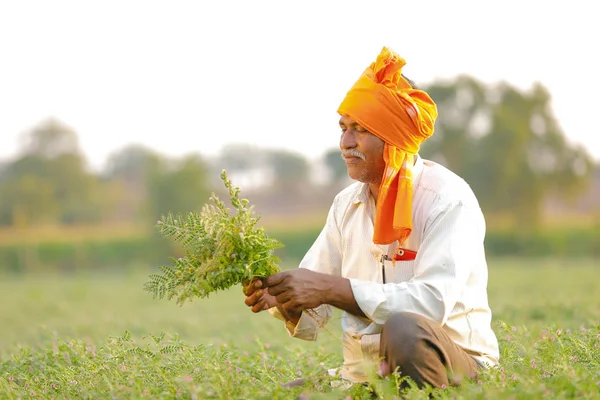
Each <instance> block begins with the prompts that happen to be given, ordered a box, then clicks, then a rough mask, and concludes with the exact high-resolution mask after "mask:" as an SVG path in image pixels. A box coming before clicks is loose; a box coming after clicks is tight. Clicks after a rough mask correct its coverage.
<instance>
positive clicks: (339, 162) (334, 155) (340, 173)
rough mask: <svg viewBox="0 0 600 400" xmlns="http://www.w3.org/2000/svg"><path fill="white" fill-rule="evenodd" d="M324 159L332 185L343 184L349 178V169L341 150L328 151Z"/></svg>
mask: <svg viewBox="0 0 600 400" xmlns="http://www.w3.org/2000/svg"><path fill="white" fill-rule="evenodd" d="M323 159H324V163H325V166H326V167H327V170H328V172H329V177H330V182H331V183H341V182H343V181H345V180H346V179H347V178H348V168H347V167H346V163H345V162H344V160H343V159H342V157H341V152H340V149H338V148H335V149H331V150H328V151H326V152H325V155H324V156H323Z"/></svg>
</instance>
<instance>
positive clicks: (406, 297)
mask: <svg viewBox="0 0 600 400" xmlns="http://www.w3.org/2000/svg"><path fill="white" fill-rule="evenodd" d="M484 236H485V221H484V219H483V214H482V213H481V210H480V209H479V207H472V206H467V205H465V204H464V203H463V202H461V201H456V202H453V203H451V204H449V205H447V206H445V207H444V208H443V209H441V210H438V211H437V212H434V213H433V215H432V217H430V219H429V221H428V224H427V225H426V228H425V232H424V235H423V240H422V243H421V246H420V248H419V250H418V253H417V258H416V260H415V267H414V268H415V275H414V277H413V278H412V279H411V280H410V281H408V282H402V283H386V284H381V283H376V282H367V281H362V280H357V279H350V285H351V287H352V291H353V293H354V298H355V299H356V302H357V303H358V305H359V307H360V308H361V310H362V311H363V312H364V313H365V315H366V316H367V317H368V318H369V319H371V320H372V321H373V322H375V323H376V324H381V325H383V324H384V323H385V322H386V321H387V319H388V317H389V316H390V315H391V314H393V313H395V312H402V311H403V312H412V313H416V314H420V315H422V316H424V317H426V318H428V319H430V320H432V321H434V322H437V323H439V324H440V325H443V324H444V323H445V322H446V320H447V319H448V316H449V315H450V312H451V311H452V309H453V308H454V306H455V304H456V302H457V301H458V298H459V296H460V295H461V293H462V292H463V290H464V288H465V286H466V285H467V282H468V279H469V276H470V275H471V272H472V271H473V268H474V266H475V265H477V263H481V262H485V255H484V250H483V239H484Z"/></svg>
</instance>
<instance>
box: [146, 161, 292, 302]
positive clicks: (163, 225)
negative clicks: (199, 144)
mask: <svg viewBox="0 0 600 400" xmlns="http://www.w3.org/2000/svg"><path fill="white" fill-rule="evenodd" d="M221 179H222V180H223V182H224V183H225V187H226V188H227V190H228V191H229V196H230V201H231V205H232V206H233V208H234V210H235V211H236V212H235V213H233V214H231V213H230V210H229V209H228V208H227V207H226V205H225V203H224V202H223V201H221V200H219V198H218V197H217V196H216V195H215V194H214V193H213V194H212V196H211V197H210V200H212V201H213V203H214V204H206V205H205V206H204V207H203V209H202V211H201V212H200V213H199V214H198V213H193V212H190V213H188V214H187V215H185V216H183V215H181V214H177V215H174V214H172V213H169V214H168V215H166V216H163V217H162V218H161V219H160V220H159V221H158V222H157V228H158V231H159V232H160V233H161V234H163V235H164V236H165V237H166V238H168V239H170V240H172V241H173V242H175V243H178V244H180V245H181V246H182V247H183V248H184V249H185V256H184V257H180V258H171V261H172V262H173V265H172V266H161V267H160V270H161V271H162V273H160V274H152V275H150V280H149V281H148V282H146V284H145V285H144V289H145V290H146V291H148V292H150V293H152V295H153V296H154V297H155V298H156V297H158V298H163V297H165V296H166V297H167V298H168V299H172V298H176V300H177V303H178V304H179V305H182V304H183V303H184V302H185V301H191V300H192V298H194V297H200V298H204V297H208V296H209V295H210V294H211V293H213V292H216V291H217V290H224V289H228V288H230V287H231V286H234V285H236V284H240V283H243V282H246V281H250V280H252V279H253V278H255V277H259V278H263V277H267V276H269V275H272V274H274V273H277V272H279V270H280V268H279V262H280V260H279V258H278V257H277V256H275V255H274V254H273V251H274V250H275V249H277V248H280V247H283V244H282V243H280V242H279V241H277V240H276V239H274V238H272V237H270V236H268V235H267V234H266V233H265V231H264V228H259V227H257V226H256V224H257V222H258V221H259V219H260V218H259V217H257V216H255V214H254V211H253V208H252V207H250V206H249V201H248V200H247V199H240V189H239V188H238V187H234V186H233V185H232V183H231V181H230V180H229V178H228V177H227V173H226V171H223V172H222V173H221Z"/></svg>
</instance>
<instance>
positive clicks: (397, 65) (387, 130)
mask: <svg viewBox="0 0 600 400" xmlns="http://www.w3.org/2000/svg"><path fill="white" fill-rule="evenodd" d="M405 64H406V61H404V59H403V58H402V57H400V56H399V55H398V54H396V53H394V52H392V51H390V50H389V49H388V48H386V47H384V48H383V50H382V51H381V53H380V54H379V56H378V57H377V60H376V61H375V62H374V63H372V64H371V65H370V66H369V67H368V68H367V69H366V70H365V71H364V72H363V74H362V75H361V76H360V78H359V79H358V81H356V83H355V84H354V86H352V88H351V89H350V90H349V91H348V93H347V94H346V97H345V98H344V100H343V101H342V103H341V104H340V106H339V108H338V113H339V114H340V115H343V116H346V117H348V118H351V119H352V120H354V121H356V122H357V123H358V124H360V125H361V126H363V127H364V128H365V129H367V130H368V131H369V132H371V133H372V134H373V135H375V136H377V137H379V138H380V139H382V140H383V141H384V142H385V145H384V150H383V158H384V161H385V164H386V168H385V172H384V175H383V179H382V181H381V185H380V188H379V196H378V199H377V211H376V213H375V231H374V234H373V242H374V243H376V244H390V243H393V242H395V241H398V242H399V244H400V246H402V244H403V243H404V241H405V240H406V239H407V238H408V237H409V236H410V233H411V231H412V186H413V173H412V169H413V165H414V163H415V158H416V154H417V153H418V151H419V148H420V145H421V143H422V142H423V141H424V140H425V139H427V138H428V137H429V136H431V135H432V134H433V130H434V123H435V119H436V118H437V107H436V105H435V103H434V102H433V100H432V99H431V98H430V97H429V95H428V94H427V93H425V92H424V91H422V90H417V89H413V88H412V87H411V85H410V84H409V83H408V82H407V81H406V79H404V78H403V77H402V67H404V65H405Z"/></svg>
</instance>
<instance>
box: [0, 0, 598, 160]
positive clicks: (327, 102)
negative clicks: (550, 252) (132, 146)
mask: <svg viewBox="0 0 600 400" xmlns="http://www.w3.org/2000/svg"><path fill="white" fill-rule="evenodd" d="M594 3H595V2H592V1H574V0H572V1H569V2H566V3H565V2H558V1H531V0H530V1H527V0H520V1H513V0H502V1H496V0H493V1H411V2H405V1H399V0H396V1H388V2H381V1H379V2H378V1H373V0H369V1H363V2H353V1H348V0H345V1H332V0H327V1H302V2H288V1H281V0H279V1H275V0H273V1H259V0H255V1H247V0H240V1H224V0H220V1H216V0H215V1H200V0H197V1H174V0H173V1H149V0H143V1H127V0H119V1H108V0H103V1H96V2H91V1H82V0H77V1H56V0H55V1H37V2H34V1H25V0H19V1H9V0H6V1H5V0H0V159H3V158H7V157H10V156H11V155H13V154H14V153H15V151H16V149H17V146H18V144H19V142H18V138H19V136H20V135H21V133H22V132H23V131H25V130H27V129H29V128H31V127H32V126H34V125H35V124H37V123H38V122H40V121H41V120H42V119H44V118H45V117H48V116H55V117H58V118H59V119H61V120H62V121H63V122H65V123H67V124H68V125H70V126H71V127H73V128H74V129H75V130H76V131H77V132H78V134H79V136H80V141H81V145H82V148H83V150H84V152H85V154H86V156H87V157H88V159H89V160H90V162H91V164H92V165H93V166H94V167H100V166H102V164H103V162H104V161H105V158H106V157H107V155H108V154H110V153H111V152H113V151H115V150H118V149H120V148H122V147H123V146H125V145H126V144H128V143H131V142H138V143H143V144H145V145H147V146H150V147H152V148H154V149H156V150H158V151H160V152H162V153H163V154H167V155H179V154H183V153H188V152H200V153H202V154H206V155H213V154H216V153H217V152H218V151H219V150H220V149H221V147H222V146H223V145H224V144H225V143H231V142H249V143H254V144H256V145H259V146H265V147H266V146H269V147H284V148H288V149H292V150H297V151H300V152H302V153H303V154H305V155H306V156H307V157H310V158H316V157H318V156H320V155H321V154H322V153H323V151H325V150H326V149H328V148H331V147H335V146H337V141H338V129H337V120H338V116H337V114H336V109H337V106H338V105H339V103H340V101H341V100H342V98H343V96H344V95H345V93H346V91H347V90H348V89H349V87H350V86H351V85H352V84H353V83H354V81H355V80H356V78H357V77H358V76H359V75H360V73H361V72H362V71H363V70H364V68H365V67H366V66H367V65H368V64H369V63H370V62H372V61H373V60H374V59H375V57H376V56H377V54H378V53H379V51H380V50H381V48H382V47H383V46H384V45H385V46H388V47H390V48H392V49H393V50H395V51H397V52H398V53H399V54H401V55H402V56H403V57H404V58H405V59H406V60H407V62H408V64H407V66H406V67H405V70H404V71H405V73H406V74H407V75H408V76H410V77H411V78H413V79H414V80H416V81H417V83H428V82H430V81H432V80H434V79H440V78H453V77H455V76H456V75H458V74H462V73H465V74H470V75H472V76H475V77H476V78H478V79H480V80H482V81H484V82H489V83H496V82H498V81H506V82H508V83H511V84H513V85H515V86H517V87H519V88H523V89H525V88H529V87H530V85H531V83H532V82H535V81H539V82H541V83H542V84H544V85H545V86H546V87H547V88H548V89H549V90H550V92H551V94H552V96H553V109H554V111H555V114H556V117H557V118H558V119H559V121H560V123H561V126H562V127H563V130H564V131H565V133H566V134H567V136H568V137H569V139H570V140H571V141H572V142H576V143H581V144H584V145H585V146H586V148H587V149H588V151H589V152H590V153H591V154H592V155H593V156H594V157H595V158H596V159H597V160H600V132H599V131H600V128H599V124H598V122H597V121H595V120H594V119H593V117H594V116H596V115H597V114H598V112H599V111H598V105H599V102H598V101H597V100H596V96H598V95H599V94H600V79H599V78H598V73H599V71H600V61H599V57H598V46H599V45H598V38H600V24H598V22H597V13H596V11H595V7H597V6H595V5H594ZM291 4H294V5H291ZM592 7H594V8H592ZM592 10H594V11H592ZM594 49H596V50H594ZM593 96H594V97H593Z"/></svg>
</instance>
